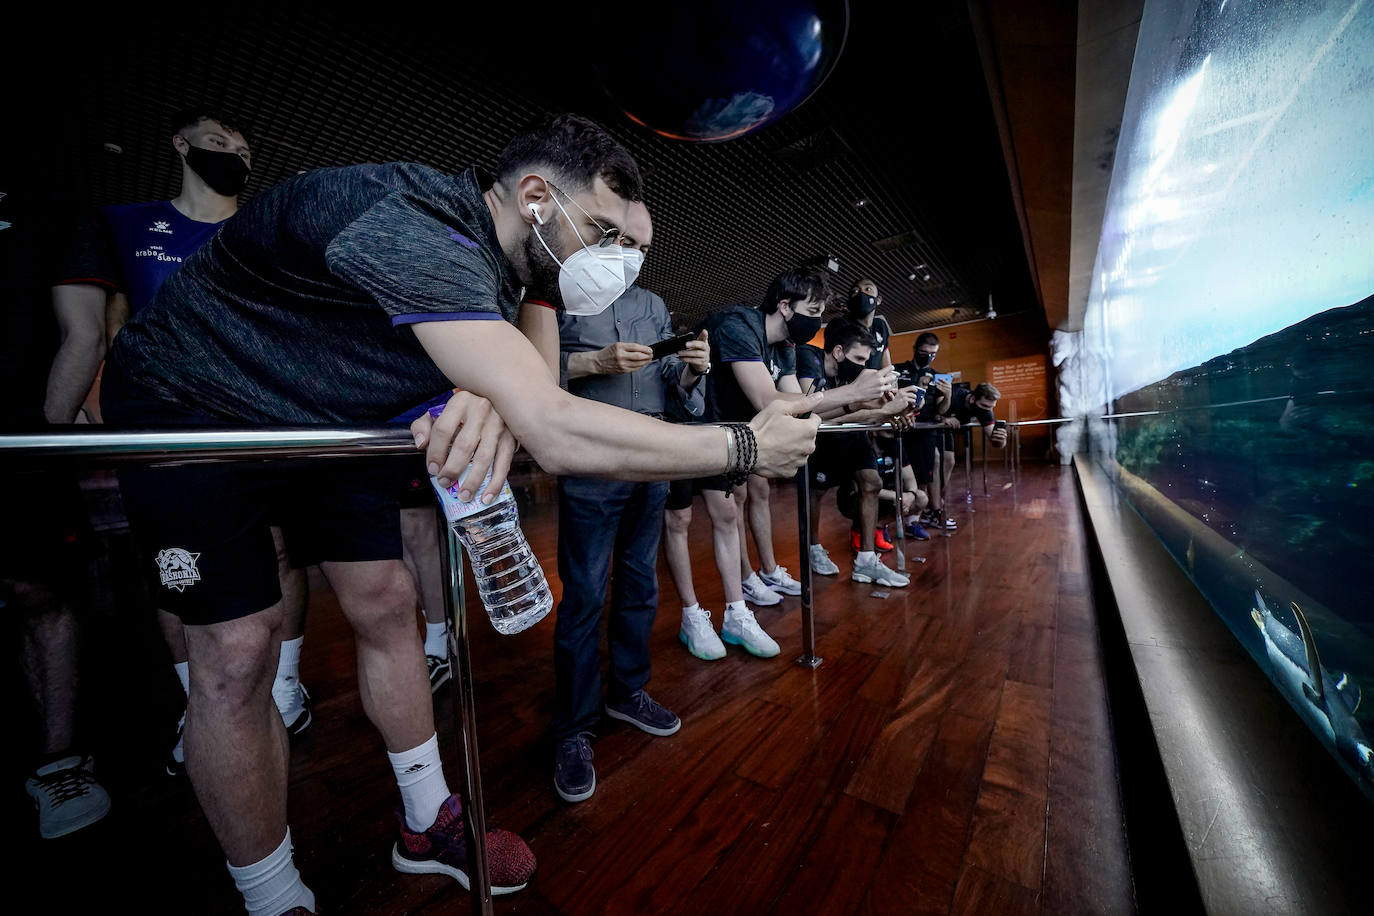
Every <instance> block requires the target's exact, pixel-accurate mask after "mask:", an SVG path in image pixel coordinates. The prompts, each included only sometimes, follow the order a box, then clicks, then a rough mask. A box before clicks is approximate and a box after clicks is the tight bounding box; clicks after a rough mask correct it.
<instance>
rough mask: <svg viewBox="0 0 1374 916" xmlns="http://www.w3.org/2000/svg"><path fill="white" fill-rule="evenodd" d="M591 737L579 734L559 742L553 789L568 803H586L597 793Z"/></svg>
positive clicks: (554, 760)
mask: <svg viewBox="0 0 1374 916" xmlns="http://www.w3.org/2000/svg"><path fill="white" fill-rule="evenodd" d="M590 738H591V735H590V734H589V733H587V732H579V733H578V734H576V735H573V736H572V737H571V738H564V739H563V740H562V741H560V742H558V750H557V751H556V752H555V753H554V758H553V787H554V788H555V789H557V790H558V797H559V798H561V799H563V800H564V801H566V802H580V801H586V800H587V799H589V798H591V797H592V793H593V792H595V791H596V769H595V768H594V767H593V766H592V743H591V740H590Z"/></svg>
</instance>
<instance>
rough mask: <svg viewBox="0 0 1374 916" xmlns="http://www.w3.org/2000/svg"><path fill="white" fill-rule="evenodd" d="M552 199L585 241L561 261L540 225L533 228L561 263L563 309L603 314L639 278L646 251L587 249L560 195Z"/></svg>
mask: <svg viewBox="0 0 1374 916" xmlns="http://www.w3.org/2000/svg"><path fill="white" fill-rule="evenodd" d="M550 196H552V195H550ZM553 202H554V206H556V207H558V212H560V213H562V214H563V218H564V219H566V220H567V221H568V225H569V226H572V230H573V233H574V234H576V235H577V240H578V241H579V242H581V243H582V247H581V249H579V250H578V251H574V252H573V253H572V255H571V256H569V257H568V259H567V260H566V261H560V260H558V256H557V255H555V254H554V253H553V250H552V249H551V248H549V245H548V243H547V242H545V241H544V236H543V235H541V234H540V232H539V227H538V226H534V227H532V228H533V229H534V235H535V237H536V238H537V239H539V244H541V245H543V246H544V250H545V251H547V252H548V253H549V257H551V258H553V260H554V263H556V264H557V265H558V268H559V269H558V291H559V293H560V294H562V296H563V310H564V311H565V312H567V313H568V314H569V315H581V316H588V315H600V314H601V313H602V312H604V311H606V309H608V308H610V307H611V303H613V302H615V300H617V299H619V298H620V297H621V296H622V295H624V293H625V290H627V289H629V288H630V284H632V283H634V282H635V279H636V278H638V276H639V269H640V267H642V266H643V265H644V252H642V251H640V250H639V249H637V248H627V247H625V246H623V245H606V246H605V247H597V248H588V247H587V243H586V242H585V241H583V239H582V233H580V232H578V231H577V226H576V224H574V223H573V221H572V217H570V216H568V211H566V210H564V209H563V205H562V204H560V203H559V202H558V198H557V197H553Z"/></svg>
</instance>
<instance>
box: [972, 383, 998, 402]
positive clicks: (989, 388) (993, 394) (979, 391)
mask: <svg viewBox="0 0 1374 916" xmlns="http://www.w3.org/2000/svg"><path fill="white" fill-rule="evenodd" d="M973 397H974V398H992V399H993V400H994V401H996V400H998V399H999V398H1001V397H1002V392H1000V391H998V390H997V387H996V386H995V385H993V384H992V382H979V383H978V385H977V386H976V387H975V388H974V389H973Z"/></svg>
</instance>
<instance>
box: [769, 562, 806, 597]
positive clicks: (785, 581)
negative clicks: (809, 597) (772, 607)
mask: <svg viewBox="0 0 1374 916" xmlns="http://www.w3.org/2000/svg"><path fill="white" fill-rule="evenodd" d="M759 580H760V581H761V582H763V584H764V585H766V586H768V587H769V588H771V589H772V590H773V591H775V592H781V593H782V594H784V595H800V594H801V583H800V582H798V581H797V580H796V579H793V578H792V577H791V576H789V575H788V574H787V567H786V566H779V567H776V568H775V569H774V570H773V571H772V572H770V573H766V572H764V571H763V570H759Z"/></svg>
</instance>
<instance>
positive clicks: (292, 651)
mask: <svg viewBox="0 0 1374 916" xmlns="http://www.w3.org/2000/svg"><path fill="white" fill-rule="evenodd" d="M303 642H305V637H304V636H297V637H296V638H295V639H283V640H282V641H281V655H280V656H279V657H278V658H277V680H279V681H284V680H293V681H294V680H296V679H297V677H299V675H300V670H301V643H303Z"/></svg>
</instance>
